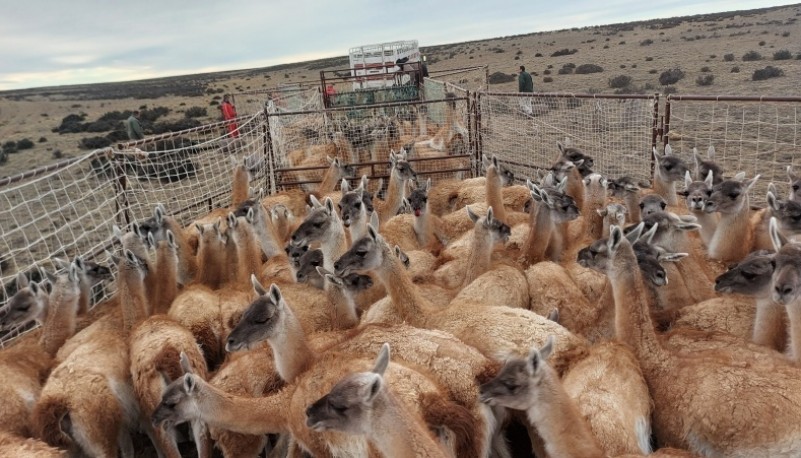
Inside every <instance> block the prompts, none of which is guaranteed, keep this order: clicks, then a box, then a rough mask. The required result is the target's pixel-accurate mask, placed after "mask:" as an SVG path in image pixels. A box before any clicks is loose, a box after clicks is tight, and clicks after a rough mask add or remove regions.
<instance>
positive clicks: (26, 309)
mask: <svg viewBox="0 0 801 458" xmlns="http://www.w3.org/2000/svg"><path fill="white" fill-rule="evenodd" d="M45 282H46V283H47V285H50V282H49V281H48V280H44V281H43V282H42V283H37V282H35V281H29V280H28V277H27V276H25V274H24V273H22V272H20V273H18V274H17V292H16V293H14V295H13V296H11V298H10V299H9V300H8V303H7V304H6V305H4V306H3V308H2V309H0V330H7V329H12V328H15V327H17V326H19V325H22V324H24V323H27V322H29V321H31V320H36V321H38V322H39V323H43V322H44V319H45V315H46V313H47V305H48V303H49V296H50V293H49V291H48V287H47V286H45V284H44V283H45Z"/></svg>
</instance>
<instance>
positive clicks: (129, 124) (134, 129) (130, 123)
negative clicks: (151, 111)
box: [125, 110, 145, 140]
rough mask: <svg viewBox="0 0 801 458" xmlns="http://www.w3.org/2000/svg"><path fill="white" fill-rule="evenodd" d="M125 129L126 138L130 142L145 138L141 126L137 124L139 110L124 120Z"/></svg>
mask: <svg viewBox="0 0 801 458" xmlns="http://www.w3.org/2000/svg"><path fill="white" fill-rule="evenodd" d="M125 128H126V130H127V131H128V138H130V139H131V140H141V139H143V138H145V132H144V131H143V130H142V125H141V124H139V110H136V111H134V112H133V113H131V116H129V117H128V119H126V120H125Z"/></svg>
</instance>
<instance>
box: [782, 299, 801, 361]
mask: <svg viewBox="0 0 801 458" xmlns="http://www.w3.org/2000/svg"><path fill="white" fill-rule="evenodd" d="M786 309H787V324H788V325H789V327H790V345H789V349H790V351H789V356H790V360H791V361H793V362H794V363H796V364H798V363H801V299H797V300H795V301H794V302H793V303H792V304H788V305H787V307H786Z"/></svg>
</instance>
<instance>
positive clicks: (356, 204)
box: [353, 202, 362, 208]
mask: <svg viewBox="0 0 801 458" xmlns="http://www.w3.org/2000/svg"><path fill="white" fill-rule="evenodd" d="M353 208H362V203H361V202H356V203H355V204H353Z"/></svg>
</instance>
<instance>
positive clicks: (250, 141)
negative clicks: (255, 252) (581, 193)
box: [0, 68, 801, 344]
mask: <svg viewBox="0 0 801 458" xmlns="http://www.w3.org/2000/svg"><path fill="white" fill-rule="evenodd" d="M472 71H473V72H474V73H473V74H471V73H469V72H468V73H466V74H467V75H472V76H467V77H465V76H464V74H463V75H462V76H456V77H455V78H456V79H455V81H452V80H447V79H446V80H439V79H435V78H427V79H426V81H425V84H424V90H423V95H424V97H423V100H417V101H413V102H395V103H383V104H373V105H365V106H358V107H339V108H329V109H325V108H323V105H322V98H321V95H320V90H319V88H318V87H315V88H311V87H309V88H302V87H301V88H299V87H294V88H287V89H285V90H282V92H281V95H280V97H278V96H275V95H274V94H272V95H269V94H268V95H265V94H262V93H254V94H251V96H252V97H253V99H254V100H257V99H259V98H260V97H272V98H268V99H267V100H266V102H265V101H264V99H261V100H259V101H258V102H253V103H254V104H257V105H254V106H253V110H254V111H253V113H248V114H247V115H245V116H241V117H240V118H238V119H236V120H234V121H225V122H217V123H212V124H208V125H205V126H200V127H197V128H193V129H188V130H184V131H181V132H175V133H170V134H164V135H159V136H154V137H149V138H147V139H144V140H140V141H137V142H127V143H120V144H117V145H114V146H113V147H111V148H106V149H102V150H96V151H93V152H91V153H88V154H84V155H81V156H78V157H75V158H72V159H69V160H65V161H62V162H59V163H56V164H52V165H49V166H46V167H42V168H38V169H35V170H31V171H28V172H26V173H24V174H21V175H17V176H13V177H7V178H2V179H0V281H1V282H2V286H3V288H2V292H0V306H2V305H5V303H6V302H7V300H8V297H10V295H11V294H13V293H14V291H15V286H16V284H15V283H16V282H15V281H14V279H15V277H16V274H17V273H18V272H22V273H25V274H26V275H28V276H29V277H32V278H34V279H38V278H40V277H39V272H38V269H39V268H42V269H47V270H49V271H51V272H52V271H54V270H56V266H55V265H54V264H53V261H52V259H53V258H55V257H60V258H64V259H71V258H73V257H74V256H76V255H81V256H83V257H84V258H85V259H87V260H92V261H96V262H100V263H104V264H108V261H109V260H108V257H107V255H106V251H107V250H112V251H114V250H115V249H116V247H115V243H114V241H113V239H112V225H114V224H116V225H119V226H120V227H125V226H127V225H128V224H130V223H131V222H133V221H140V220H143V219H145V218H148V217H150V216H151V215H152V211H153V208H154V207H155V205H156V204H158V203H161V204H164V205H165V206H166V208H167V211H168V212H169V213H170V214H172V215H174V216H175V217H176V218H177V219H178V220H179V221H180V222H181V223H183V224H185V225H188V224H189V223H191V221H193V220H195V219H197V218H198V217H201V216H203V215H205V214H206V213H208V212H209V211H210V210H212V209H213V208H217V207H225V206H228V205H229V204H230V197H229V196H230V183H231V169H232V165H231V158H234V160H236V161H246V164H248V166H249V167H250V168H251V169H252V171H253V176H252V182H251V186H254V187H258V188H261V189H265V190H267V191H268V192H278V191H281V190H287V189H292V188H296V187H306V188H307V189H310V188H311V185H312V184H313V183H317V182H319V181H320V179H321V176H322V171H323V169H325V168H326V167H327V163H325V164H321V163H312V162H313V159H310V158H314V157H317V158H318V159H319V157H320V154H317V153H320V152H324V153H326V152H331V153H332V154H331V155H332V156H338V157H342V158H343V159H346V162H351V163H355V164H356V165H357V167H358V169H359V170H358V173H357V176H360V175H361V174H367V175H368V176H371V177H373V178H376V179H377V178H382V177H383V178H386V177H387V174H388V173H387V172H388V163H387V160H386V156H387V155H388V151H389V150H390V148H393V149H394V148H395V147H398V146H399V145H403V144H407V145H408V144H413V143H414V141H415V140H417V139H418V138H419V137H420V136H421V135H422V134H427V135H429V136H430V135H432V134H434V133H435V132H438V131H440V129H441V128H442V126H443V125H444V124H445V123H446V121H448V122H451V123H452V125H453V126H454V127H453V129H450V130H449V131H450V132H451V134H449V135H448V139H449V141H448V146H447V148H446V150H444V151H442V154H440V155H439V156H437V155H433V156H432V155H430V154H429V155H427V156H424V157H421V156H422V154H419V155H416V153H415V149H414V148H412V153H411V160H412V162H413V167H414V168H415V169H417V171H418V173H419V174H420V175H421V176H423V177H428V176H430V177H432V178H433V179H434V180H435V181H436V180H437V179H442V178H459V177H469V176H475V175H476V174H479V173H480V172H481V170H480V164H481V159H482V157H483V156H484V155H490V154H495V155H497V156H498V157H499V159H500V160H501V161H503V162H504V163H505V164H507V165H509V166H510V167H511V168H512V169H513V170H514V171H515V172H516V176H518V177H520V178H521V179H523V177H527V176H533V175H534V174H535V173H536V171H537V170H538V169H541V168H548V167H549V166H550V165H551V164H552V163H553V162H554V160H555V159H556V157H557V155H558V151H557V149H556V145H555V144H556V142H557V141H561V142H563V143H568V144H570V145H572V146H575V147H579V148H581V149H583V150H585V151H586V152H587V153H588V154H590V155H592V156H593V157H594V159H595V167H594V168H595V170H597V171H598V172H599V173H602V174H604V175H609V176H613V177H616V176H620V175H630V176H633V177H636V178H638V179H642V180H647V179H649V178H650V177H651V170H652V166H653V162H652V155H651V150H652V148H653V146H654V145H657V144H659V143H667V142H670V143H671V145H672V146H673V149H674V151H676V152H677V153H678V154H679V155H681V156H682V157H683V158H684V159H685V160H688V161H689V164H692V148H693V147H696V148H698V150H699V151H700V152H701V153H702V154H706V149H707V147H708V146H709V145H714V146H715V149H716V151H717V159H718V160H719V161H721V162H722V163H723V165H724V167H725V168H726V170H727V172H728V173H729V174H733V173H734V172H736V171H740V170H742V171H745V172H746V174H747V175H749V176H752V175H754V174H755V173H759V174H761V176H762V178H761V179H760V180H759V186H758V188H757V190H756V191H754V192H752V193H751V196H752V202H753V203H761V202H763V201H764V189H765V186H766V185H767V183H768V182H770V181H775V182H776V183H777V185H779V189H780V191H781V192H782V194H783V195H786V192H787V186H786V182H787V179H786V175H785V168H786V166H787V165H791V164H793V163H794V162H798V161H799V160H797V159H796V155H795V151H796V150H797V148H798V146H799V142H801V136H799V110H801V98H793V97H787V98H767V97H761V98H748V97H700V96H686V95H685V96H676V95H672V96H670V97H668V98H667V99H660V97H659V96H658V95H656V94H654V95H626V96H616V95H591V94H517V93H496V92H487V91H482V90H479V91H478V92H474V91H472V90H469V89H468V88H465V87H463V86H461V85H460V82H464V80H465V79H466V80H467V81H468V82H469V81H471V80H473V79H474V78H478V79H479V80H481V79H482V78H483V77H482V76H481V74H482V73H483V72H485V70H484V69H483V68H478V69H475V70H472ZM476 83H477V84H478V86H479V87H482V84H484V83H481V82H480V81H478V82H476ZM237 97H239V98H238V99H237V103H238V104H239V107H243V105H247V104H246V103H243V100H244V99H243V97H247V96H245V95H243V94H238V95H237ZM257 107H258V108H257ZM247 111H249V110H243V109H242V108H240V112H241V113H247ZM389 140H392V141H389ZM314 150H316V153H315V154H310V151H312V152H314ZM794 165H799V164H794ZM376 181H377V180H376ZM386 181H387V180H386V179H385V180H384V182H385V185H386ZM371 183H372V180H371ZM112 267H113V266H112ZM114 289H115V288H114V285H113V283H112V284H110V285H107V286H106V287H105V289H102V290H100V289H99V290H98V291H96V294H95V298H94V301H95V302H97V301H100V300H102V299H104V298H106V297H108V296H109V295H110V294H112V293H113V291H114ZM17 333H18V331H13V332H11V333H7V334H5V335H3V336H0V344H3V343H4V342H8V341H9V339H11V338H13V337H14V336H15V335H17Z"/></svg>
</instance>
